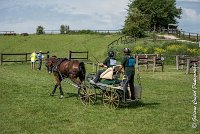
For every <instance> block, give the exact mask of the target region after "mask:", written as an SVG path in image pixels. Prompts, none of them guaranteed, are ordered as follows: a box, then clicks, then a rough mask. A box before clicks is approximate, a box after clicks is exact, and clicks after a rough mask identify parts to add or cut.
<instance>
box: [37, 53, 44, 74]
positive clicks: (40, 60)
mask: <svg viewBox="0 0 200 134" xmlns="http://www.w3.org/2000/svg"><path fill="white" fill-rule="evenodd" d="M43 58H44V56H43V55H42V51H40V52H39V53H38V54H37V59H38V70H41V68H42V59H43Z"/></svg>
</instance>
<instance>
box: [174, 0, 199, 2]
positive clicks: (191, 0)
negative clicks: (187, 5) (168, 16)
mask: <svg viewBox="0 0 200 134" xmlns="http://www.w3.org/2000/svg"><path fill="white" fill-rule="evenodd" d="M177 1H183V2H200V0H177Z"/></svg>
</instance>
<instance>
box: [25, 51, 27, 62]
mask: <svg viewBox="0 0 200 134" xmlns="http://www.w3.org/2000/svg"><path fill="white" fill-rule="evenodd" d="M27 56H28V54H27V53H26V54H25V62H26V63H27V59H28V57H27Z"/></svg>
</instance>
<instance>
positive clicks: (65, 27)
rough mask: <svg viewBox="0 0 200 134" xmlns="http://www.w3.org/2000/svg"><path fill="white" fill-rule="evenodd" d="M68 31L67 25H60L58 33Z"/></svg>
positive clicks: (66, 32)
mask: <svg viewBox="0 0 200 134" xmlns="http://www.w3.org/2000/svg"><path fill="white" fill-rule="evenodd" d="M68 33H69V26H67V25H61V26H60V34H68Z"/></svg>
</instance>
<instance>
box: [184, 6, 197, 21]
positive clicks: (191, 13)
mask: <svg viewBox="0 0 200 134" xmlns="http://www.w3.org/2000/svg"><path fill="white" fill-rule="evenodd" d="M182 10H183V16H182V18H183V19H185V20H186V21H189V22H192V23H199V22H200V13H197V12H196V10H194V9H188V8H183V9H182Z"/></svg>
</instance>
